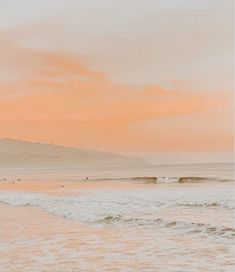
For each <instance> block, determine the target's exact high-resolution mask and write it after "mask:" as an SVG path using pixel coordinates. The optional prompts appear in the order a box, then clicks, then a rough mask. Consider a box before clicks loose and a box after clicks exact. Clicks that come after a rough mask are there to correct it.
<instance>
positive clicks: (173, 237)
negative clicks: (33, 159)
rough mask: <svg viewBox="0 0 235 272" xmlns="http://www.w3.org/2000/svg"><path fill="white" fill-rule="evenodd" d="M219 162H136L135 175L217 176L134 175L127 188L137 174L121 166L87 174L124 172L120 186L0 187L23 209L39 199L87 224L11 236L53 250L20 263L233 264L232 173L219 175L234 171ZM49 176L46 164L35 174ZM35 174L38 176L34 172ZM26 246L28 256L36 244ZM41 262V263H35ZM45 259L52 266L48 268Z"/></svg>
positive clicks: (106, 267) (100, 267) (6, 199)
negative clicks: (139, 165)
mask: <svg viewBox="0 0 235 272" xmlns="http://www.w3.org/2000/svg"><path fill="white" fill-rule="evenodd" d="M223 167H224V166H223ZM223 167H222V166H221V167H217V168H216V167H209V168H208V171H207V172H206V169H203V170H202V172H201V174H200V172H198V168H196V167H194V168H193V169H192V168H191V169H187V167H186V166H185V172H183V167H181V168H180V169H179V168H177V169H173V170H172V169H171V171H170V170H169V174H168V175H166V173H165V171H166V168H165V167H163V169H161V171H160V170H159V169H160V168H158V169H155V172H154V170H153V169H152V172H151V173H150V174H149V175H147V174H148V172H147V171H146V172H144V171H143V169H139V171H138V173H137V174H136V175H135V176H140V172H141V171H142V173H143V176H144V177H146V176H155V177H159V176H161V177H162V176H163V177H168V179H169V178H170V177H180V176H184V177H185V176H190V177H191V176H194V175H193V172H194V173H195V172H196V173H195V176H197V177H200V176H201V177H207V178H208V177H210V178H211V177H213V178H216V181H215V180H213V181H211V180H210V179H202V180H201V182H200V180H197V182H195V183H191V182H188V183H183V184H181V183H178V182H174V183H164V182H163V183H160V184H158V183H146V179H145V178H143V180H142V183H141V179H137V180H138V182H136V186H134V187H133V188H132V187H128V186H127V185H128V184H129V183H135V179H134V178H131V179H126V177H133V173H132V171H130V173H128V175H127V174H126V175H124V174H123V173H124V171H123V173H121V174H122V175H121V174H120V172H118V173H116V175H115V173H114V172H113V176H112V177H111V178H110V179H109V178H108V179H107V177H108V174H107V172H106V173H105V174H103V176H101V175H96V176H95V175H94V174H93V176H92V178H93V179H96V180H95V181H94V180H89V181H84V182H110V183H112V180H113V179H114V178H115V182H117V178H118V179H120V178H123V177H124V178H125V179H124V180H120V188H116V187H115V189H112V188H106V189H104V188H100V189H97V190H88V189H86V190H79V194H78V192H76V191H73V192H72V195H71V194H69V195H60V196H58V195H46V194H38V193H25V192H0V201H1V202H3V203H6V204H10V205H16V206H20V207H25V209H27V208H29V207H38V208H41V209H42V210H44V211H46V212H47V213H49V214H52V215H53V216H56V217H58V218H64V219H65V220H66V222H67V223H68V226H69V225H70V224H73V223H75V222H78V223H79V224H81V225H82V226H85V229H87V230H86V231H85V232H84V229H83V230H78V231H77V232H76V231H74V228H73V231H71V230H69V229H68V231H67V232H66V231H64V232H63V233H59V234H57V235H54V236H50V237H49V239H48V240H47V241H45V240H43V241H42V240H40V239H39V241H34V239H32V238H31V240H27V241H26V240H24V239H23V240H21V241H20V242H19V241H16V242H15V246H19V247H21V248H22V247H24V245H25V244H27V243H29V244H30V243H32V244H33V243H37V244H41V248H44V251H45V252H47V253H46V254H47V255H48V256H50V258H49V259H48V258H40V256H38V258H37V259H36V260H35V262H34V263H35V266H34V264H31V266H30V269H29V270H27V269H26V268H25V270H24V271H233V269H234V234H235V232H234V186H233V182H232V181H224V180H225V179H226V180H228V179H230V180H231V179H232V176H231V169H230V168H229V167H227V168H226V167H224V168H223ZM195 169H197V171H196V170H195ZM221 169H223V170H221ZM147 170H149V169H147ZM176 170H177V171H176ZM216 171H217V174H216ZM176 172H177V173H176ZM52 173H53V172H51V170H50V174H49V175H48V176H49V179H50V181H51V182H53V180H56V174H55V173H54V174H52ZM59 173H60V175H58V173H57V177H58V179H64V181H65V182H66V181H67V180H69V179H70V178H71V179H72V180H74V179H78V180H79V179H80V180H81V179H82V178H83V177H84V176H83V173H82V174H81V172H79V173H78V172H76V171H74V172H73V173H72V174H71V173H70V174H69V171H68V170H66V171H65V172H63V171H59ZM61 173H63V175H61ZM126 173H127V171H126ZM156 173H158V174H159V175H156ZM109 174H110V173H109ZM179 174H180V175H179ZM30 175H32V173H30ZM46 176H47V175H46V172H44V173H43V175H42V176H40V177H39V178H40V179H43V178H45V177H46ZM69 177H70V178H69ZM25 178H27V177H26V176H25ZM34 178H35V179H36V178H37V177H36V174H35V176H34ZM89 178H90V177H89ZM104 178H106V179H104ZM100 179H101V180H100ZM139 185H140V186H139ZM70 222H71V223H70ZM41 227H43V226H41ZM44 227H45V228H46V226H44ZM78 241H79V243H78ZM17 243H18V244H17ZM68 244H69V245H70V246H69V245H68ZM71 244H72V245H71ZM78 244H79V246H78ZM9 246H14V241H12V242H11V244H10V245H9V244H8V243H7V242H5V243H4V244H0V248H1V249H2V250H6V249H7V247H9ZM55 252H56V253H55ZM27 254H28V257H29V258H32V259H33V256H34V253H33V252H32V253H31V255H30V252H28V253H27ZM44 254H45V253H44ZM9 256H10V255H9ZM9 258H10V257H9ZM7 261H8V265H9V260H8V259H6V263H5V264H4V262H3V263H1V266H0V268H2V269H3V271H7V270H4V268H6V267H7V266H6V265H7ZM38 264H40V265H41V270H37V268H36V265H38ZM17 265H19V263H17ZM47 265H49V266H50V267H51V269H52V270H46V269H47V268H46V267H47ZM61 267H64V268H63V269H65V267H67V269H68V270H63V269H62V268H61ZM78 267H79V268H78ZM13 268H16V267H13ZM57 268H58V270H56V269H57ZM43 269H44V270H43ZM60 269H61V270H60ZM10 271H17V269H15V270H14V269H12V270H10Z"/></svg>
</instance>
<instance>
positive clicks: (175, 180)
mask: <svg viewBox="0 0 235 272" xmlns="http://www.w3.org/2000/svg"><path fill="white" fill-rule="evenodd" d="M83 181H86V182H109V181H118V182H140V183H146V184H148V183H149V184H158V183H203V182H226V181H232V180H229V179H221V178H210V177H196V176H195V177H193V176H182V177H157V176H156V177H155V176H150V177H146V176H143V177H141V176H139V177H120V178H97V179H88V178H87V179H83Z"/></svg>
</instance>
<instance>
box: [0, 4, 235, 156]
mask: <svg viewBox="0 0 235 272" xmlns="http://www.w3.org/2000/svg"><path fill="white" fill-rule="evenodd" d="M31 2H35V1H31ZM31 2H30V1H27V0H24V1H21V4H22V6H21V8H20V10H19V12H18V13H16V11H15V8H17V5H16V7H15V6H14V8H13V2H11V1H9V3H7V4H5V3H4V4H3V3H1V4H0V10H1V11H0V18H1V19H0V70H1V74H0V138H5V137H8V138H14V139H21V140H29V141H36V142H52V143H56V144H62V145H66V146H75V147H81V148H88V149H97V150H105V151H112V152H120V153H126V154H144V155H151V156H158V154H174V155H175V154H188V156H189V157H190V158H192V157H193V156H194V154H197V153H203V154H207V156H209V158H210V157H211V158H213V156H214V154H221V158H222V157H223V158H225V157H226V158H231V156H232V154H233V63H232V57H233V44H232V38H233V37H232V13H231V7H232V1H210V0H208V1H198V2H197V4H196V3H194V4H192V5H190V6H189V5H188V4H187V1H183V0H178V1H165V2H164V1H151V0H148V1H144V3H145V5H146V6H145V5H142V4H140V3H138V4H136V5H135V3H137V2H134V1H131V0H128V1H125V2H124V1H120V2H119V3H118V4H117V3H116V2H114V1H109V2H107V1H105V0H101V1H100V3H99V7H97V5H96V4H95V1H90V0H89V1H80V0H79V1H71V0H70V1H54V0H50V1H40V4H39V3H38V2H37V5H36V2H35V3H34V4H35V5H36V6H33V5H32V4H30V3H31ZM98 2H99V1H98ZM110 2H113V4H112V5H111V4H110ZM170 2H171V3H170ZM176 2H178V3H177V4H179V3H181V8H179V6H178V5H175V3H176ZM133 5H134V7H135V11H134V10H133V9H130V7H133ZM26 7H27V8H28V10H27V12H26V10H25V8H26ZM120 11H123V13H120ZM30 12H31V13H30ZM1 13H4V14H1ZM5 13H6V14H8V17H7V16H6V15H5ZM1 15H2V16H1ZM85 15H86V16H85ZM9 17H10V18H12V20H9ZM94 18H96V20H94ZM167 18H168V19H167ZM81 22H82V24H81ZM208 154H209V155H208ZM224 154H225V155H224ZM224 156H225V157H224ZM221 160H223V159H221Z"/></svg>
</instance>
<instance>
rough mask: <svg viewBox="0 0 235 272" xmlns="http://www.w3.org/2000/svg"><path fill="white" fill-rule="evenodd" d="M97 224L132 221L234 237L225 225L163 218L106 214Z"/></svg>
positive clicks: (232, 229)
mask: <svg viewBox="0 0 235 272" xmlns="http://www.w3.org/2000/svg"><path fill="white" fill-rule="evenodd" d="M95 223H99V224H115V223H125V224H126V223H128V224H130V223H133V224H134V225H158V226H160V227H163V228H171V229H177V231H180V230H181V231H182V232H183V233H185V234H202V235H205V236H216V237H219V238H221V237H222V238H232V239H234V237H235V228H229V227H225V226H213V225H210V224H204V223H195V222H184V221H169V220H164V219H163V218H134V217H132V218H126V217H123V216H122V215H117V216H115V215H108V216H105V217H104V218H103V219H101V220H98V221H96V222H95Z"/></svg>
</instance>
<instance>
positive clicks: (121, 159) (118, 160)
mask: <svg viewBox="0 0 235 272" xmlns="http://www.w3.org/2000/svg"><path fill="white" fill-rule="evenodd" d="M140 164H141V165H142V164H144V161H143V160H142V159H141V158H137V157H128V156H123V155H118V154H114V153H109V152H100V151H93V150H84V149H79V148H71V147H64V146H59V145H54V144H42V143H31V142H25V141H18V140H10V139H0V167H1V168H3V167H50V166H53V167H54V166H72V167H73V166H76V167H79V166H81V167H84V166H116V165H117V166H121V165H140Z"/></svg>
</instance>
